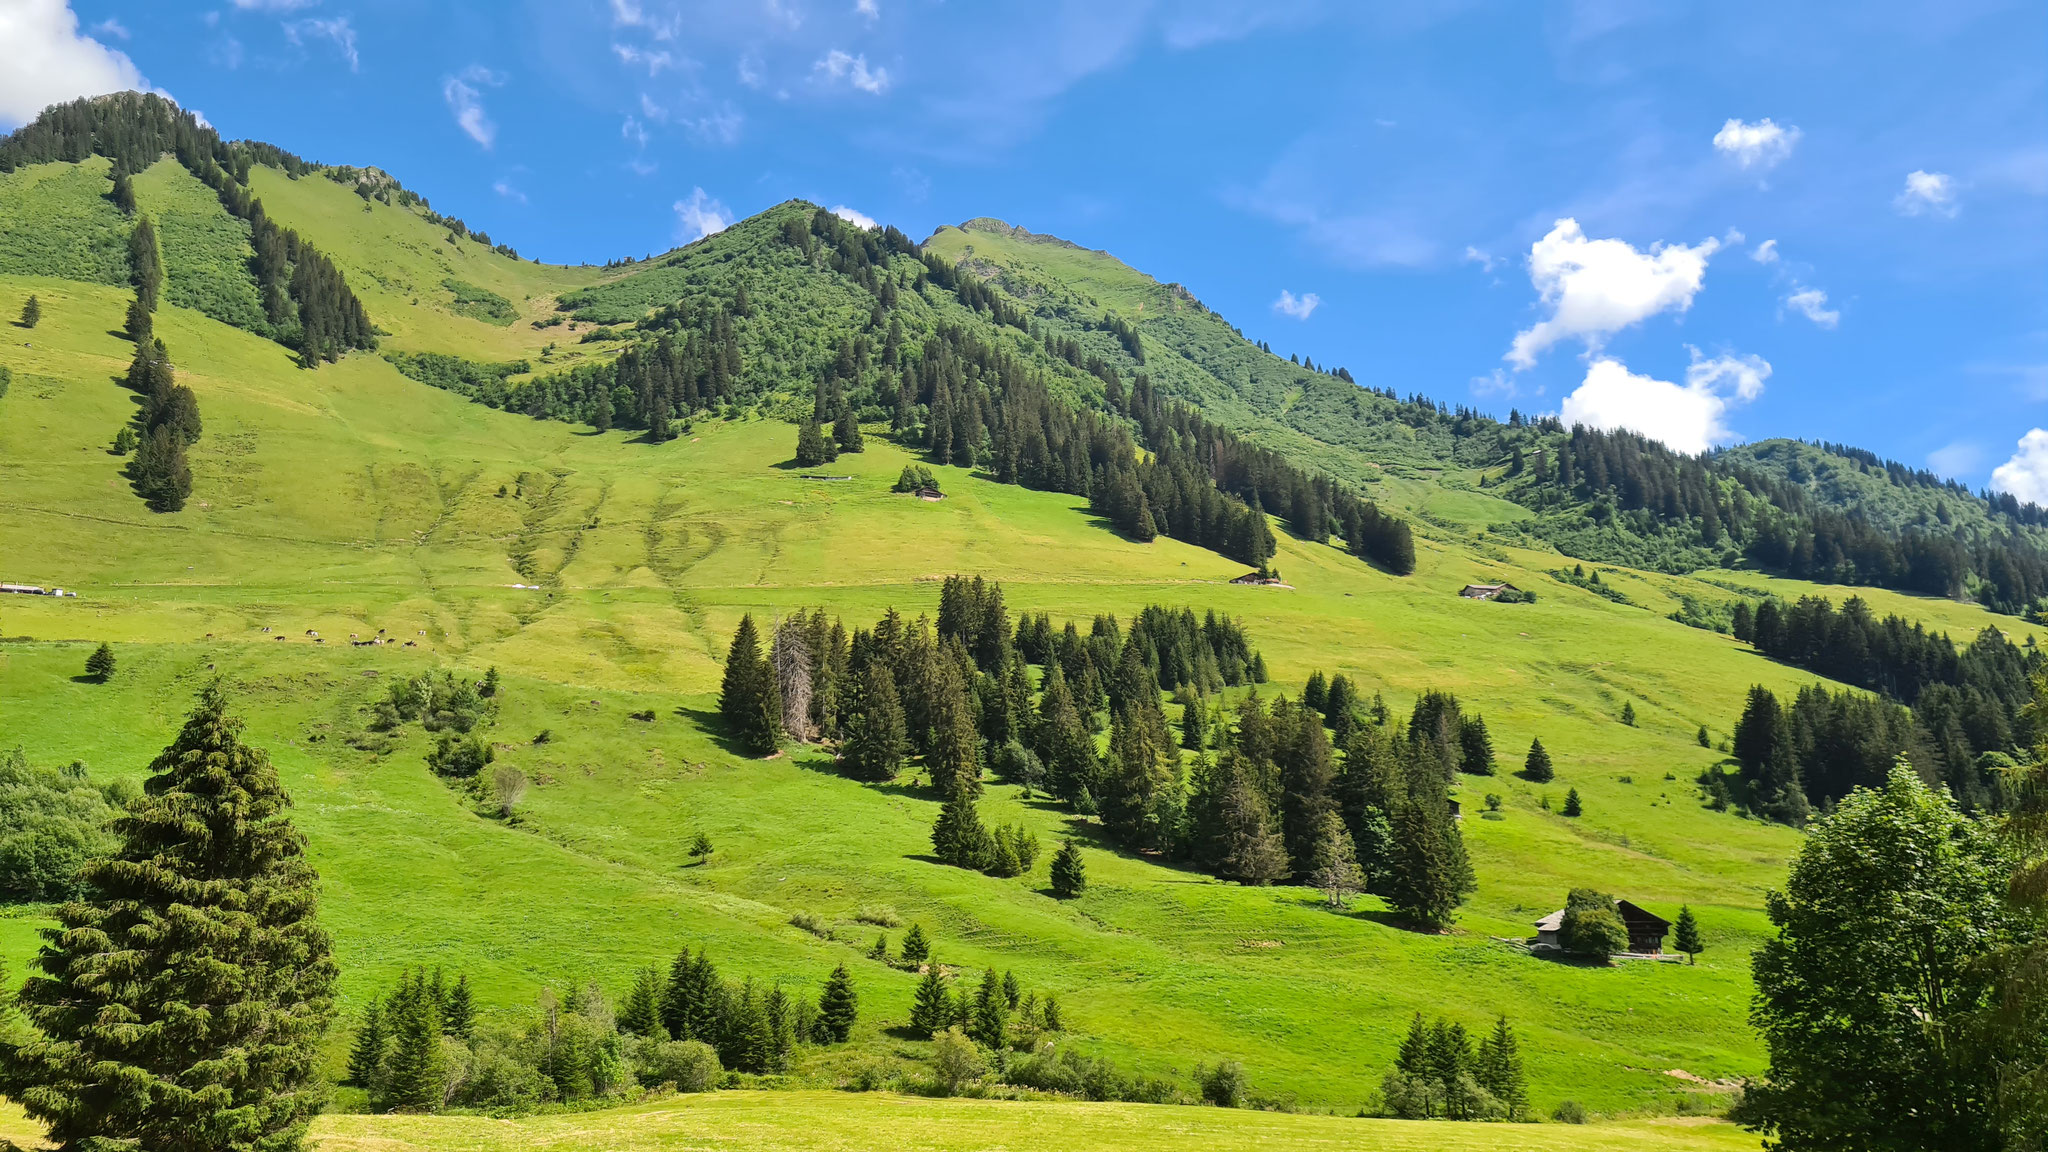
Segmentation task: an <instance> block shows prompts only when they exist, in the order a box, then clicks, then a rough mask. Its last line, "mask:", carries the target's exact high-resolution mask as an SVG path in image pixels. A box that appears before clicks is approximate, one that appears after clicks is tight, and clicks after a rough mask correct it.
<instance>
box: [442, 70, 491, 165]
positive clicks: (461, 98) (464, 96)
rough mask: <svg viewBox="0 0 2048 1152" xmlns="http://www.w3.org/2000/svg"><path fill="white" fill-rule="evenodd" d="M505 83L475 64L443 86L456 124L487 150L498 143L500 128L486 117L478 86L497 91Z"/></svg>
mask: <svg viewBox="0 0 2048 1152" xmlns="http://www.w3.org/2000/svg"><path fill="white" fill-rule="evenodd" d="M504 82H505V77H504V76H503V75H502V74H500V73H497V72H493V71H491V70H490V69H488V68H486V67H484V66H483V65H481V64H472V65H470V66H469V67H467V68H465V69H463V70H462V74H461V75H459V76H450V77H448V78H446V79H445V80H443V81H442V83H441V96H442V98H443V99H445V100H447V101H448V110H449V111H450V112H453V113H454V114H455V123H456V124H457V125H458V126H459V127H460V128H461V129H462V130H463V131H464V132H466V133H468V134H469V138H470V139H472V140H474V141H476V142H477V143H478V144H481V145H482V146H484V147H485V148H489V147H490V146H491V144H492V142H494V141H495V140H497V138H498V126H497V125H496V124H493V123H491V118H490V117H489V116H488V115H486V114H485V112H484V99H483V92H482V91H481V90H480V89H479V88H478V87H477V86H478V85H485V86H488V87H493V88H495V87H498V86H499V85H502V84H503V83H504Z"/></svg>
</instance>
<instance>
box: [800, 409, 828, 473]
mask: <svg viewBox="0 0 2048 1152" xmlns="http://www.w3.org/2000/svg"><path fill="white" fill-rule="evenodd" d="M830 459H832V451H831V449H830V448H828V447H827V446H826V442H825V434H824V432H823V431H821V430H820V429H819V427H818V422H817V421H816V420H806V421H804V423H803V427H801V428H799V429H797V434H796V463H797V466H798V467H799V468H815V467H817V466H818V465H820V464H823V463H825V462H826V461H827V460H830Z"/></svg>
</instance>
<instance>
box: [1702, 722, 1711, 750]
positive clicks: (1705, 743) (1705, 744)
mask: <svg viewBox="0 0 2048 1152" xmlns="http://www.w3.org/2000/svg"><path fill="white" fill-rule="evenodd" d="M1699 742H1700V747H1702V748H1712V747H1713V746H1714V741H1713V738H1712V737H1709V736H1708V735H1707V726H1706V725H1705V724H1702V725H1700V734H1699Z"/></svg>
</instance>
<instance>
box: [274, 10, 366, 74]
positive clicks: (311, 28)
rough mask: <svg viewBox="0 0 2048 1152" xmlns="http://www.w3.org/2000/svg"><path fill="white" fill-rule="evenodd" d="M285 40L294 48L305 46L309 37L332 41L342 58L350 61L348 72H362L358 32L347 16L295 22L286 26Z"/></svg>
mask: <svg viewBox="0 0 2048 1152" xmlns="http://www.w3.org/2000/svg"><path fill="white" fill-rule="evenodd" d="M284 37H285V39H287V40H289V41H291V42H292V44H293V45H294V46H298V45H303V44H304V43H305V41H306V39H307V38H308V37H312V38H318V39H321V40H332V41H334V46H335V48H336V49H338V50H339V51H340V52H341V58H342V59H344V60H346V61H348V70H349V71H351V72H357V71H361V65H362V59H361V57H359V56H358V55H357V54H356V30H355V28H354V26H353V25H351V24H350V23H349V18H348V17H346V16H336V17H335V18H334V19H332V20H310V19H309V20H293V21H291V22H289V23H287V24H286V25H285V26H284Z"/></svg>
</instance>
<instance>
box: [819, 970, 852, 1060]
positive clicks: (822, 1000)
mask: <svg viewBox="0 0 2048 1152" xmlns="http://www.w3.org/2000/svg"><path fill="white" fill-rule="evenodd" d="M859 1014H860V997H859V995H858V994H856V993H855V992H854V990H853V974H852V973H851V972H848V971H847V970H846V965H844V964H841V965H840V966H839V967H837V968H834V969H832V975H830V976H828V977H826V978H825V989H824V991H822V992H820V993H818V1039H819V1040H820V1041H822V1042H823V1043H826V1044H844V1043H846V1038H847V1037H848V1036H851V1035H852V1034H853V1022H854V1019H855V1017H857V1016H858V1015H859Z"/></svg>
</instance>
